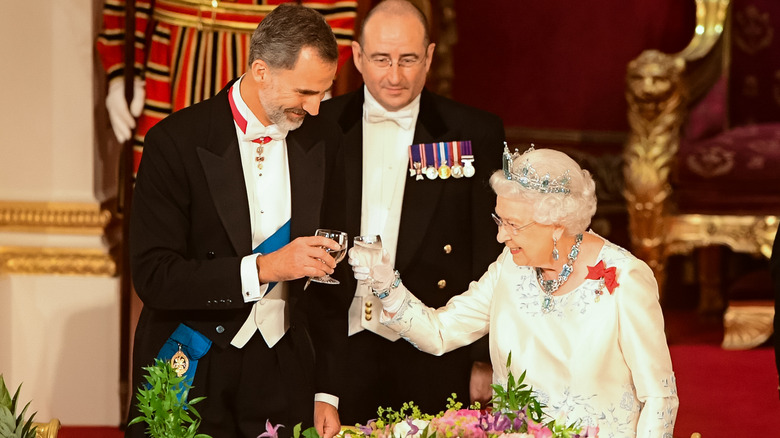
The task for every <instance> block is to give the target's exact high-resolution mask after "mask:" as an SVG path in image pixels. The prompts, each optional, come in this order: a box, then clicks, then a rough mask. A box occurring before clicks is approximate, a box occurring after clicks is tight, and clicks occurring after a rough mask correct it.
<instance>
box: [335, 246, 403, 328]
mask: <svg viewBox="0 0 780 438" xmlns="http://www.w3.org/2000/svg"><path fill="white" fill-rule="evenodd" d="M372 258H373V259H374V260H375V254H372V250H370V249H366V248H361V247H359V246H353V247H352V248H350V250H349V265H350V266H352V272H353V273H354V276H355V279H356V280H358V282H359V283H360V284H361V285H365V286H368V287H370V288H371V289H372V291H373V292H374V295H376V296H377V297H379V299H380V301H381V302H382V307H383V308H384V310H385V311H386V312H387V313H390V314H395V313H396V312H398V310H399V309H400V308H401V304H403V300H404V296H405V295H406V293H405V292H406V288H404V287H391V286H392V285H393V283H395V269H393V265H391V264H390V254H388V253H387V250H384V249H383V250H382V259H381V260H380V261H378V262H376V263H374V264H373V265H372V266H367V265H371V262H372V261H373V260H372ZM380 291H381V293H379V294H378V295H377V292H380Z"/></svg>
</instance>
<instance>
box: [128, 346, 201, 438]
mask: <svg viewBox="0 0 780 438" xmlns="http://www.w3.org/2000/svg"><path fill="white" fill-rule="evenodd" d="M144 370H145V371H146V372H147V373H149V374H147V375H146V376H144V377H145V378H146V382H147V384H146V385H145V386H141V387H140V388H138V391H137V393H136V399H138V404H137V405H136V406H138V410H139V411H140V413H141V415H139V416H137V417H135V418H133V419H132V420H131V421H130V423H128V424H127V425H128V426H130V425H133V424H135V423H146V433H147V435H149V436H151V437H152V438H211V437H210V436H209V435H205V434H199V433H198V427H199V426H200V421H201V417H200V414H199V413H198V411H197V410H196V409H195V407H194V406H193V405H194V404H196V403H198V402H200V401H202V400H203V399H204V398H205V397H196V398H194V399H192V400H187V394H188V393H189V390H190V388H191V387H190V385H189V384H188V383H187V381H186V378H185V376H179V375H178V374H177V373H176V370H175V369H173V367H172V366H171V363H170V362H168V361H165V360H162V359H155V363H154V365H152V366H148V367H144Z"/></svg>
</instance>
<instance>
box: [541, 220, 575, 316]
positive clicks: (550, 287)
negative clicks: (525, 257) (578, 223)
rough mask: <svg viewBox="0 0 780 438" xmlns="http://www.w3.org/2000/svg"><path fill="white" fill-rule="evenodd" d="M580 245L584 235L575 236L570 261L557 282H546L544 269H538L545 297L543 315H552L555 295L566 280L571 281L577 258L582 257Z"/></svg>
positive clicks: (543, 298) (543, 299)
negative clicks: (570, 277)
mask: <svg viewBox="0 0 780 438" xmlns="http://www.w3.org/2000/svg"><path fill="white" fill-rule="evenodd" d="M580 243H582V233H580V234H577V235H576V236H574V245H572V246H571V251H569V257H568V259H569V260H568V261H567V262H566V264H565V265H563V268H562V269H561V273H560V274H558V278H556V279H555V280H545V279H544V275H543V272H544V270H543V269H542V268H536V278H537V279H538V280H539V285H540V286H541V287H542V292H544V296H543V297H542V313H550V312H552V311H553V309H555V300H553V295H552V294H553V293H554V292H555V291H556V290H558V288H560V287H561V286H563V283H566V280H568V279H569V275H571V273H572V272H573V271H574V261H575V260H577V256H578V255H580Z"/></svg>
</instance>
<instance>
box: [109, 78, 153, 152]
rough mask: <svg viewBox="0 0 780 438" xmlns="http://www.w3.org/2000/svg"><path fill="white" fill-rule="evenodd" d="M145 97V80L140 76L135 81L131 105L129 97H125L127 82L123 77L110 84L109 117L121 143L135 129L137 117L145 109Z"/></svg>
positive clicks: (127, 138) (128, 137)
mask: <svg viewBox="0 0 780 438" xmlns="http://www.w3.org/2000/svg"><path fill="white" fill-rule="evenodd" d="M145 97H146V91H145V89H144V81H143V80H141V79H138V78H136V79H135V80H134V81H133V100H132V102H130V105H129V106H128V105H127V99H125V84H124V81H123V80H122V78H118V79H114V80H113V81H111V83H110V84H109V85H108V93H107V94H106V109H107V110H108V119H109V121H110V122H111V128H112V129H113V130H114V135H115V136H116V139H117V140H119V142H120V143H124V142H125V141H127V140H129V139H130V136H131V135H132V132H133V129H135V119H136V117H138V116H140V115H141V111H142V110H143V109H144V98H145Z"/></svg>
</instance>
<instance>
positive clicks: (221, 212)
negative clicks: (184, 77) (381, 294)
mask: <svg viewBox="0 0 780 438" xmlns="http://www.w3.org/2000/svg"><path fill="white" fill-rule="evenodd" d="M249 50H250V55H249V70H248V72H247V73H246V74H245V75H243V76H242V77H241V78H239V79H238V80H235V81H233V82H231V83H230V84H228V85H227V87H226V88H225V89H223V90H222V91H221V92H220V93H219V94H218V95H217V96H215V97H214V98H211V99H209V100H206V101H204V102H201V103H199V104H196V105H194V106H192V107H189V108H185V109H183V110H181V111H178V112H176V113H174V114H172V115H171V116H169V117H167V118H166V119H165V120H163V121H162V122H160V123H159V124H157V125H156V126H155V127H153V128H152V129H151V130H150V131H149V133H148V134H147V136H146V148H145V150H144V155H143V159H142V161H141V164H140V169H139V173H138V179H137V182H136V186H135V193H134V200H133V211H132V217H131V225H130V256H131V265H132V275H133V281H134V285H135V288H136V290H137V292H138V295H139V297H140V298H141V300H142V301H143V303H144V307H143V310H142V312H141V315H140V320H139V322H138V327H137V330H136V333H135V344H134V354H133V355H134V358H133V375H134V376H133V377H134V387H136V388H138V387H139V386H140V385H141V384H142V383H143V379H142V375H143V374H144V371H143V370H142V369H141V367H143V366H147V365H150V364H152V363H153V361H154V359H155V358H156V357H157V358H162V359H165V360H171V359H172V358H173V359H174V362H175V363H176V364H181V365H182V367H183V368H182V371H184V375H185V376H186V377H187V378H188V379H189V381H190V382H191V384H192V385H193V389H192V390H191V392H190V398H193V397H198V396H205V397H206V399H205V400H204V401H202V402H201V403H199V404H198V405H197V406H196V408H197V410H198V411H199V412H200V414H201V415H202V417H203V422H202V424H201V427H200V430H199V431H200V432H201V433H205V434H209V435H211V436H213V437H215V438H216V437H219V438H230V437H251V438H255V437H257V436H258V435H260V434H261V433H263V432H265V431H266V420H268V421H270V422H271V423H272V424H279V423H280V424H283V425H285V428H283V429H279V433H280V434H282V435H289V434H291V433H292V429H293V426H294V425H295V424H296V423H298V422H303V423H304V427H306V426H309V425H311V424H314V425H315V426H316V427H317V429H318V432H319V433H320V435H322V436H325V437H327V438H329V437H331V436H333V435H334V434H335V433H336V432H337V431H338V428H339V419H338V413H337V410H336V405H337V398H336V397H335V396H337V392H338V387H339V386H340V385H338V384H337V383H335V380H333V379H330V376H329V373H330V372H331V371H332V370H333V367H332V364H333V363H334V361H333V360H332V358H331V359H329V358H328V357H327V353H328V352H329V351H332V349H330V348H328V346H327V345H323V343H327V342H328V340H329V339H336V337H335V336H334V337H332V338H330V337H328V336H327V335H326V330H329V329H334V330H336V332H338V333H339V334H341V333H343V330H340V329H339V327H338V326H337V325H333V324H327V323H323V322H322V321H317V320H316V319H315V320H310V319H309V318H307V317H306V314H305V310H304V309H305V308H307V306H306V305H305V303H304V302H305V301H306V300H308V299H310V298H317V297H313V296H312V294H311V293H310V292H311V291H309V292H308V293H307V294H308V295H307V294H304V292H303V281H302V280H300V279H301V278H302V277H305V276H320V275H324V274H325V273H332V272H333V268H334V267H335V262H334V260H333V258H332V257H331V256H329V255H328V254H327V253H326V251H325V249H324V248H325V247H329V248H331V249H336V248H338V246H337V245H336V244H335V242H333V241H332V240H330V239H325V238H323V237H315V236H313V234H314V231H315V229H316V228H317V227H318V226H319V220H320V215H321V205H322V203H323V201H324V199H326V198H327V193H328V190H329V189H328V187H330V182H329V179H330V178H331V177H333V176H338V175H339V174H340V173H341V172H337V171H334V168H335V166H336V165H337V164H336V156H337V152H338V148H339V147H340V141H341V135H340V133H339V130H338V128H337V127H336V126H333V125H331V124H328V123H327V122H326V121H325V120H323V119H318V118H312V116H314V115H316V114H317V113H318V111H319V105H320V101H321V99H322V98H323V96H324V95H325V93H326V92H327V90H328V89H329V88H330V86H331V84H332V81H333V77H334V75H335V72H336V63H337V59H338V48H337V46H336V40H335V38H334V36H333V33H332V32H331V30H330V27H329V26H328V25H327V23H326V22H325V21H324V19H323V18H322V16H321V15H320V14H319V13H317V12H316V11H314V10H311V9H308V8H305V7H302V6H299V5H293V4H283V5H280V6H278V7H277V8H275V9H274V10H273V11H272V12H271V13H269V14H268V16H267V17H266V18H265V19H264V20H263V21H262V23H261V24H260V25H259V26H258V28H257V30H256V31H255V33H254V35H253V37H252V41H251V47H250V49H249ZM304 119H306V121H305V122H304ZM323 302H324V303H328V302H332V300H323ZM310 326H316V327H310ZM310 333H312V334H313V335H312V336H310ZM314 334H316V336H314ZM312 338H314V342H312ZM315 351H316V353H317V355H316V362H315ZM137 414H138V413H137V410H136V409H135V408H133V409H132V410H131V412H130V418H133V417H135V416H136V415H137ZM127 436H133V437H142V436H145V435H144V423H139V424H136V425H134V426H132V427H130V428H128V431H127Z"/></svg>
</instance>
